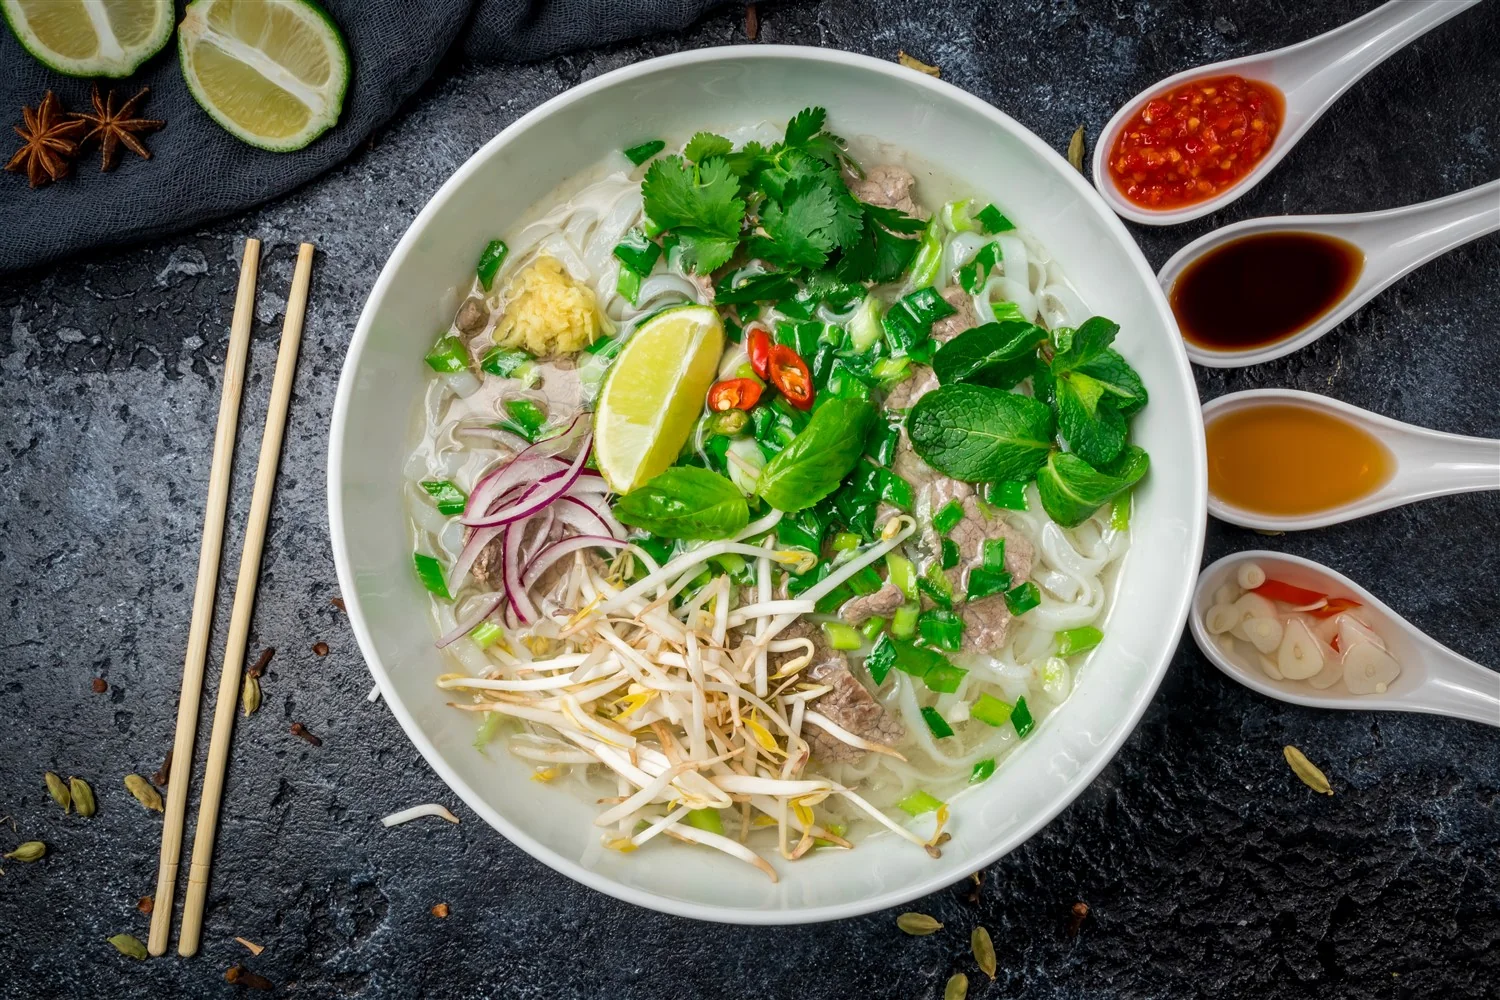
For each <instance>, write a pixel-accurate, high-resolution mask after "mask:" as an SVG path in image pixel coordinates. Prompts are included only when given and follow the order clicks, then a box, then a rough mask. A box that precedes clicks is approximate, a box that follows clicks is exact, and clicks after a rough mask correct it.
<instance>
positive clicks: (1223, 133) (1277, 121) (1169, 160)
mask: <svg viewBox="0 0 1500 1000" xmlns="http://www.w3.org/2000/svg"><path fill="white" fill-rule="evenodd" d="M1282 106H1283V105H1282V98H1281V92H1280V91H1278V90H1277V89H1276V88H1275V87H1272V86H1271V85H1270V84H1266V83H1260V82H1258V81H1255V80H1246V79H1245V78H1244V77H1240V76H1219V77H1213V78H1211V79H1207V80H1193V81H1191V82H1189V83H1184V84H1183V85H1181V86H1180V87H1176V88H1174V89H1172V90H1169V91H1167V92H1166V93H1165V94H1162V95H1161V96H1160V97H1154V98H1152V99H1151V100H1149V101H1147V102H1146V106H1145V107H1143V108H1142V109H1141V110H1140V111H1139V112H1137V113H1136V114H1135V115H1133V116H1132V117H1131V118H1130V120H1129V121H1127V122H1126V123H1125V126H1124V127H1123V128H1121V129H1120V134H1119V138H1117V139H1116V140H1115V146H1114V149H1112V150H1111V151H1110V154H1109V172H1110V174H1111V176H1113V177H1114V179H1115V186H1116V187H1117V188H1119V189H1120V192H1121V193H1122V194H1124V195H1125V197H1126V198H1127V199H1129V200H1130V201H1133V202H1135V203H1136V204H1137V205H1141V206H1143V207H1145V208H1163V209H1166V208H1178V207H1180V206H1182V205H1191V204H1193V203H1194V202H1199V201H1203V200H1204V199H1206V198H1211V197H1213V196H1214V195H1216V194H1218V193H1219V192H1220V191H1222V190H1224V189H1225V188H1227V187H1229V186H1230V185H1232V184H1235V183H1236V182H1238V181H1239V179H1240V178H1241V177H1243V176H1245V174H1247V173H1249V172H1250V168H1251V167H1253V166H1255V164H1256V163H1258V162H1259V161H1260V158H1261V157H1262V156H1264V155H1265V154H1266V151H1267V150H1269V149H1270V148H1271V143H1272V141H1273V140H1274V139H1275V138H1276V132H1277V130H1279V129H1280V128H1281V115H1282Z"/></svg>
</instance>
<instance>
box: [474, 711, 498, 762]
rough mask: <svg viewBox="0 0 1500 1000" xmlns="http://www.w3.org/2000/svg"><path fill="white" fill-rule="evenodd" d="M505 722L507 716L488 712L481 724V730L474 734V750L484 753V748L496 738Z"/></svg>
mask: <svg viewBox="0 0 1500 1000" xmlns="http://www.w3.org/2000/svg"><path fill="white" fill-rule="evenodd" d="M504 721H505V716H503V715H501V714H500V713H499V712H486V713H485V714H484V721H483V722H481V723H480V724H479V730H478V731H477V732H475V734H474V749H475V750H478V751H479V752H480V753H484V748H485V747H486V746H488V745H489V743H490V741H491V740H493V739H494V738H495V734H496V733H497V732H499V731H500V724H501V723H502V722H504Z"/></svg>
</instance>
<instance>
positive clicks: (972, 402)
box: [906, 383, 1054, 483]
mask: <svg viewBox="0 0 1500 1000" xmlns="http://www.w3.org/2000/svg"><path fill="white" fill-rule="evenodd" d="M906 433H907V436H908V437H910V438H911V443H912V447H913V448H914V449H915V450H916V452H917V454H918V455H919V456H921V457H922V459H923V460H924V461H925V462H927V464H928V465H930V466H932V467H933V468H934V469H937V470H938V471H939V472H943V473H946V474H947V475H949V476H952V477H953V478H954V479H961V480H963V481H965V482H970V483H978V482H986V481H989V480H997V479H1020V480H1026V479H1030V478H1031V477H1032V475H1033V474H1034V473H1035V472H1036V470H1037V469H1038V468H1040V467H1041V465H1042V463H1044V462H1045V461H1046V460H1047V453H1048V452H1049V451H1050V450H1051V449H1052V448H1053V445H1054V442H1053V425H1052V410H1051V409H1049V408H1048V407H1047V406H1046V405H1045V404H1043V403H1039V402H1037V401H1036V400H1034V399H1032V398H1030V397H1029V396H1022V395H1019V394H1017V393H1013V392H1004V391H1001V390H999V389H991V388H988V387H986V386H979V385H966V384H962V383H960V384H958V385H945V386H942V387H941V388H939V389H935V390H933V391H932V392H929V393H928V394H927V395H925V396H923V397H922V398H921V399H919V400H917V404H916V405H915V406H913V407H912V410H911V414H910V415H909V416H908V417H907V418H906Z"/></svg>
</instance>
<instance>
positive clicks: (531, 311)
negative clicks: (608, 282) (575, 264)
mask: <svg viewBox="0 0 1500 1000" xmlns="http://www.w3.org/2000/svg"><path fill="white" fill-rule="evenodd" d="M598 335H599V310H598V305H597V303H596V301H595V299H594V292H593V290H592V289H590V288H588V287H587V286H586V285H580V284H579V283H578V282H576V281H574V280H573V279H572V277H571V276H570V275H569V274H568V272H567V271H566V270H564V269H563V266H562V264H561V262H559V261H558V260H557V259H556V258H553V257H538V258H537V259H536V261H535V262H534V263H532V264H531V265H530V266H528V267H527V268H526V269H525V270H524V271H522V272H521V273H520V274H518V275H516V277H515V278H514V279H513V280H512V281H511V283H510V287H509V288H508V289H507V292H506V303H505V308H504V310H503V311H502V312H501V314H500V320H499V322H497V323H496V324H495V333H494V338H495V343H496V344H498V345H500V346H501V347H519V348H521V349H522V350H524V351H527V352H528V353H530V354H532V355H534V356H536V357H539V358H544V357H552V356H556V355H560V354H575V353H577V352H578V351H581V350H583V349H584V348H585V347H587V346H588V345H589V344H592V343H593V342H594V338H595V337H597V336H598Z"/></svg>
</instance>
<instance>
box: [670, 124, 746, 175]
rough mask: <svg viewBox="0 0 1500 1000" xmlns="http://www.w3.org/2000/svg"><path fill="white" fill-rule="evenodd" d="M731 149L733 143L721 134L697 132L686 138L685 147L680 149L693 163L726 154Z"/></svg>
mask: <svg viewBox="0 0 1500 1000" xmlns="http://www.w3.org/2000/svg"><path fill="white" fill-rule="evenodd" d="M733 149H734V143H732V142H730V141H729V140H728V139H726V138H724V137H723V136H722V135H714V134H713V133H712V132H699V133H697V134H696V135H694V136H693V137H692V138H691V139H689V140H688V144H687V148H685V149H684V150H683V151H682V155H683V156H685V157H686V158H687V159H689V160H692V161H693V162H694V163H702V162H703V161H704V160H706V159H708V158H709V157H710V156H727V155H728V154H729V152H730V151H731V150H733ZM732 169H733V168H731V170H732Z"/></svg>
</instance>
